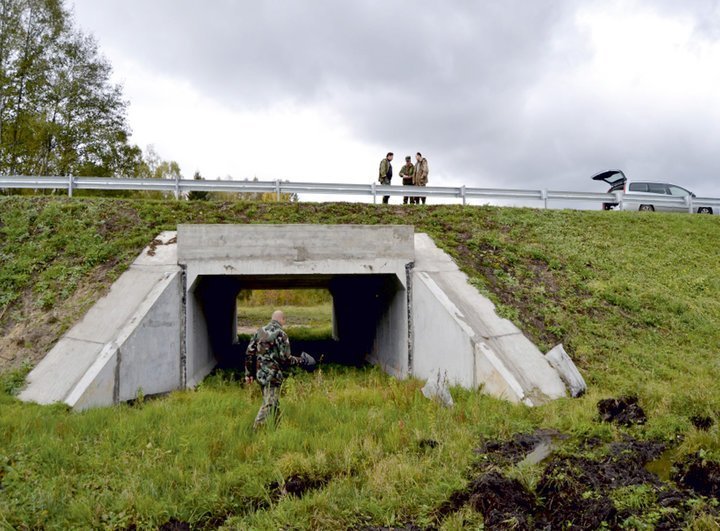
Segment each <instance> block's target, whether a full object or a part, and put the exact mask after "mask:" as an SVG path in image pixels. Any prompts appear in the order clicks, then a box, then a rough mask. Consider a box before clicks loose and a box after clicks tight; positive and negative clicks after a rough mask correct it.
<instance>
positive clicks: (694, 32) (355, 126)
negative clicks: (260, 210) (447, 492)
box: [71, 0, 720, 196]
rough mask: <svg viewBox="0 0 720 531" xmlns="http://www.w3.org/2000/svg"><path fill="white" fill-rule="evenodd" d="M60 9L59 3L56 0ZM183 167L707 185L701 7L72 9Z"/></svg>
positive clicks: (707, 22)
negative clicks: (419, 170)
mask: <svg viewBox="0 0 720 531" xmlns="http://www.w3.org/2000/svg"><path fill="white" fill-rule="evenodd" d="M71 1H72V0H71ZM74 5H75V16H76V21H77V23H78V25H79V26H80V28H82V29H83V30H84V31H85V32H87V33H91V34H93V35H94V36H95V37H96V39H97V40H98V42H99V45H100V49H101V51H102V53H103V54H104V55H105V56H106V57H107V58H108V59H109V60H110V62H111V63H112V65H113V67H114V76H115V77H114V79H115V80H116V81H118V82H120V83H122V84H123V86H124V94H125V96H126V98H127V99H128V100H129V101H130V108H129V121H130V125H131V127H132V129H133V141H134V142H135V143H137V144H138V145H140V147H142V148H143V149H144V148H145V147H146V146H147V145H148V144H154V145H155V147H156V150H157V151H158V152H159V154H160V155H161V156H162V157H163V158H165V159H172V160H176V161H178V162H179V163H180V166H181V168H182V171H183V174H184V175H185V176H186V177H192V174H193V173H194V172H195V171H196V170H199V171H200V172H201V173H202V174H203V176H205V177H206V178H211V179H212V178H216V177H225V176H227V175H232V176H233V177H234V178H237V179H243V178H246V177H250V178H252V177H253V176H257V177H258V178H259V179H261V180H266V179H267V180H272V179H290V180H294V181H326V182H327V181H335V182H357V183H369V182H371V181H372V180H373V179H374V178H376V175H377V167H378V164H379V162H380V159H381V158H382V157H383V156H384V155H385V153H386V152H387V151H393V152H395V154H396V159H395V171H396V173H397V171H398V170H399V168H400V165H401V163H402V157H403V156H404V155H406V154H414V153H415V152H416V151H421V152H422V153H423V154H424V155H425V156H426V157H427V159H428V161H429V165H430V181H431V184H435V185H461V184H466V185H468V186H482V187H497V186H502V187H509V188H548V189H553V190H587V191H598V192H604V191H605V189H606V187H605V185H599V184H597V183H594V182H592V181H590V179H589V177H590V176H591V175H592V174H594V173H597V172H599V171H601V170H604V169H608V168H620V169H623V170H624V171H625V173H626V174H627V175H628V176H629V177H634V178H637V179H640V178H643V179H658V180H666V181H670V182H675V183H677V184H680V185H684V186H686V187H687V188H690V189H692V190H694V191H695V192H696V193H697V194H698V195H704V196H720V179H718V176H719V175H720V3H719V2H718V0H682V2H681V1H674V0H654V1H653V0H636V1H632V0H626V1H615V0H597V1H593V0H583V1H580V0H577V1H570V0H567V1H564V0H555V1H553V0H457V1H445V2H439V1H436V0H404V1H399V0H398V1H393V0H386V1H380V0H365V1H350V0H343V1H338V0H303V1H292V0H284V1H280V0H264V1H261V2H252V1H249V0H245V1H240V0H208V1H207V2H198V1H197V0H152V1H148V0H74Z"/></svg>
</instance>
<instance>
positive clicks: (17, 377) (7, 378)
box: [0, 362, 32, 395]
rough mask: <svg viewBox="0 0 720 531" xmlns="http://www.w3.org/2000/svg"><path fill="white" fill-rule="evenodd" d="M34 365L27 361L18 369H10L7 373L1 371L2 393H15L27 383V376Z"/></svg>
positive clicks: (0, 390)
mask: <svg viewBox="0 0 720 531" xmlns="http://www.w3.org/2000/svg"><path fill="white" fill-rule="evenodd" d="M31 369H32V365H31V364H30V363H29V362H25V363H23V364H22V366H21V367H20V368H18V369H14V370H12V371H8V372H5V373H2V372H0V393H5V394H6V395H15V394H17V393H18V391H20V389H22V387H23V385H25V377H26V376H27V375H28V373H29V372H30V370H31Z"/></svg>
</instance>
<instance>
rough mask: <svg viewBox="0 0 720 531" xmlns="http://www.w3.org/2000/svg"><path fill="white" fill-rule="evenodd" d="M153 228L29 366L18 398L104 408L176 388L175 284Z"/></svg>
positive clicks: (178, 291)
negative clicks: (151, 238) (105, 289)
mask: <svg viewBox="0 0 720 531" xmlns="http://www.w3.org/2000/svg"><path fill="white" fill-rule="evenodd" d="M174 239H175V233H171V232H168V233H163V234H161V235H160V236H159V237H158V239H157V240H156V243H154V244H153V245H152V246H150V247H147V248H146V249H145V250H144V251H143V253H142V254H141V255H140V256H139V257H138V258H137V260H135V262H134V263H133V264H132V266H130V268H129V269H128V270H127V271H126V272H125V273H123V274H122V275H121V276H120V278H119V279H118V280H117V281H116V282H115V283H114V284H113V285H112V287H111V289H110V292H109V293H108V294H107V295H106V296H105V297H102V298H101V299H100V300H98V302H97V303H96V304H95V305H94V306H93V307H92V308H91V309H90V310H89V311H88V313H87V314H86V315H85V316H84V317H83V319H82V320H81V321H80V322H79V323H77V324H76V325H75V326H74V327H73V328H72V329H70V330H69V331H68V332H67V333H66V334H65V335H64V336H63V337H62V338H61V339H60V341H58V343H57V344H56V345H55V347H53V349H52V350H51V351H50V352H49V353H48V354H47V356H45V358H44V359H43V360H42V361H41V362H40V363H39V364H38V365H37V366H36V367H35V368H34V369H33V370H32V371H31V372H30V374H29V375H28V378H27V386H26V387H25V389H24V390H23V391H22V392H21V393H20V398H21V399H22V400H27V401H32V402H39V403H41V404H49V403H53V402H65V403H66V404H68V405H69V406H72V407H74V408H76V409H85V408H88V407H95V406H107V405H111V404H115V403H118V402H119V401H122V400H130V399H133V398H135V397H136V396H137V394H138V392H139V391H140V390H142V392H143V393H144V394H153V393H159V392H166V391H169V390H172V389H178V388H180V384H181V379H182V367H181V365H182V363H181V362H182V360H181V352H180V350H181V349H180V342H181V339H182V335H181V333H180V331H181V323H182V311H183V304H182V296H183V289H182V287H183V283H182V274H181V270H180V268H179V267H178V266H177V258H176V252H175V249H176V246H175V244H174V243H171V242H174Z"/></svg>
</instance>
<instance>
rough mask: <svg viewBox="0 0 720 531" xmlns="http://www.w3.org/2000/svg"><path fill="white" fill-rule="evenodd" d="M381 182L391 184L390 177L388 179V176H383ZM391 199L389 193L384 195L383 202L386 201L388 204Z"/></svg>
mask: <svg viewBox="0 0 720 531" xmlns="http://www.w3.org/2000/svg"><path fill="white" fill-rule="evenodd" d="M380 184H382V185H389V184H390V179H388V178H387V177H383V178H381V179H380ZM389 201H390V196H389V195H384V196H383V203H386V204H387V203H388V202H389Z"/></svg>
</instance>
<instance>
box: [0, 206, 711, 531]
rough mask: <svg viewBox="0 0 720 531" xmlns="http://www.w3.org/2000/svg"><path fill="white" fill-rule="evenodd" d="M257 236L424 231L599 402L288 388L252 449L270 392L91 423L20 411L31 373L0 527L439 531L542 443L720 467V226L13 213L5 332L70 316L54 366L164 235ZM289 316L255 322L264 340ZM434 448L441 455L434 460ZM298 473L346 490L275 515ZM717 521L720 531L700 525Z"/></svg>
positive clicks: (4, 452)
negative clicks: (75, 326)
mask: <svg viewBox="0 0 720 531" xmlns="http://www.w3.org/2000/svg"><path fill="white" fill-rule="evenodd" d="M250 222H252V223H365V224H384V223H406V224H413V225H415V227H416V230H417V231H423V232H427V233H429V234H430V235H431V236H432V237H433V238H434V240H435V241H436V242H437V244H438V245H439V246H440V247H442V248H443V249H444V250H445V251H447V252H448V253H450V254H451V255H452V256H453V257H454V258H455V260H456V261H457V263H458V265H459V266H460V267H461V268H462V269H463V270H464V271H465V272H466V273H467V274H468V276H469V278H470V281H471V282H472V283H473V284H474V285H476V286H477V287H478V289H479V290H481V291H482V292H483V293H485V294H487V295H488V296H489V297H491V298H492V299H493V300H494V301H495V302H496V303H497V305H498V311H499V312H500V313H501V314H502V315H505V316H507V317H509V318H511V319H512V320H513V321H514V322H516V323H517V324H518V325H519V326H520V327H521V328H522V329H523V330H524V331H525V333H526V334H527V335H528V336H529V337H530V338H531V339H533V340H534V341H535V342H536V343H537V344H539V345H540V346H541V347H542V348H543V349H547V348H549V347H552V346H554V345H555V344H556V343H558V342H563V343H564V344H565V346H566V349H567V351H568V352H569V353H570V355H571V356H572V357H573V359H574V360H575V362H576V364H577V365H578V367H579V369H580V371H581V372H582V373H583V375H584V377H585V379H586V381H587V383H588V385H589V386H590V389H589V393H588V395H587V396H585V397H583V398H581V399H578V400H570V399H566V400H559V401H556V402H553V403H551V404H548V405H546V406H543V407H539V408H534V409H528V408H525V407H522V406H513V405H511V404H507V403H505V402H502V401H498V400H494V399H492V398H489V397H486V396H483V395H481V394H478V393H472V392H468V391H463V390H459V389H457V390H454V391H453V393H454V398H455V399H456V402H457V406H456V407H455V408H454V409H452V410H445V409H441V408H438V407H437V406H436V405H435V404H434V403H432V402H428V401H426V400H425V399H424V398H422V396H421V394H420V393H419V387H420V386H421V383H418V382H415V381H412V380H411V381H406V382H396V381H394V380H392V379H391V378H387V377H385V376H383V375H382V374H380V373H379V372H378V371H376V370H364V371H359V372H355V371H352V370H335V369H333V370H329V371H326V372H324V373H322V374H321V373H315V374H312V375H305V374H301V375H297V376H296V377H294V378H292V379H290V380H288V382H287V385H286V386H285V388H284V396H283V398H282V407H283V411H284V418H283V421H282V423H281V425H280V427H279V428H278V429H277V430H268V431H267V432H264V433H260V434H257V435H254V434H252V432H251V431H250V425H251V424H252V418H253V416H254V414H255V412H256V410H257V407H258V406H259V403H260V397H259V394H258V391H257V389H255V388H252V389H245V388H241V387H240V386H239V385H238V384H237V383H235V382H231V381H229V380H224V379H223V378H222V377H216V378H214V379H211V380H210V381H208V382H206V383H204V384H203V385H202V386H201V388H200V389H199V390H197V391H194V392H190V391H188V392H181V393H174V394H172V395H170V396H168V397H167V398H164V399H159V400H151V401H145V402H144V403H142V404H141V405H140V406H139V407H129V406H121V407H116V408H109V409H103V410H96V411H90V412H86V413H72V412H68V411H65V410H64V409H63V408H62V407H39V406H34V405H28V404H21V403H19V402H17V401H16V400H15V399H14V398H12V396H11V395H10V394H9V393H10V392H11V391H12V390H14V389H16V388H17V384H18V380H21V379H22V376H23V373H18V372H14V373H12V374H8V373H6V374H5V375H4V376H3V377H2V378H1V379H0V383H2V385H1V386H0V391H1V392H0V484H1V485H2V489H0V528H1V527H2V526H3V525H4V526H18V527H20V526H22V525H24V526H26V527H28V528H32V527H43V526H44V527H46V528H65V527H96V528H103V527H105V528H108V529H113V528H123V527H125V526H128V525H130V524H135V525H137V526H138V527H139V528H152V527H154V526H157V525H159V524H162V523H163V522H166V521H168V520H169V519H170V518H177V519H179V520H184V521H188V522H191V523H193V524H195V525H197V526H202V525H206V524H208V522H211V519H212V518H213V516H223V518H224V517H225V516H228V515H229V516H230V518H231V519H230V521H229V525H232V526H235V527H236V528H241V529H246V528H247V529H277V528H279V527H283V526H284V527H293V526H294V527H296V528H325V529H337V528H341V529H344V528H349V527H353V526H361V525H370V524H372V525H393V524H402V523H407V522H409V521H412V522H415V523H418V524H420V525H431V524H436V523H437V522H434V521H433V516H432V514H433V508H434V507H436V506H437V505H438V504H439V503H441V502H442V501H443V500H445V499H446V498H447V496H448V495H449V493H450V492H452V490H453V489H455V488H458V487H460V486H462V485H463V484H464V482H465V479H464V471H465V468H466V466H467V465H468V464H469V463H470V462H471V461H472V460H473V458H474V454H473V452H472V449H473V448H475V447H477V446H478V445H479V444H480V440H481V439H482V438H483V437H506V436H509V435H511V434H513V433H516V432H518V431H529V430H531V429H534V428H536V427H547V428H555V429H558V430H560V431H562V432H564V433H566V434H569V435H570V439H569V441H568V442H567V444H569V445H572V444H574V442H575V441H578V440H581V439H583V438H585V437H589V436H596V437H599V438H601V439H602V440H606V441H610V440H619V439H621V438H622V437H623V434H624V433H628V434H631V435H633V436H636V437H640V438H660V439H663V440H666V441H672V442H676V443H678V444H679V447H678V450H677V452H678V455H684V454H689V453H693V452H696V451H699V450H702V451H703V452H704V455H706V456H707V458H708V459H713V460H720V437H719V436H718V433H719V431H718V427H717V425H716V426H715V427H713V428H712V429H711V430H710V431H709V432H702V431H698V430H696V429H695V428H693V427H692V425H691V422H690V420H689V418H690V417H691V416H693V415H709V416H710V417H712V418H713V419H714V420H715V421H716V422H717V421H718V412H719V411H720V391H718V386H717V381H718V378H719V377H720V361H719V360H720V250H719V249H720V247H718V245H717V242H718V241H720V218H718V217H717V216H690V215H668V214H660V213H654V214H644V213H632V212H600V211H598V212H576V211H542V210H532V209H512V208H492V207H472V208H463V207H459V206H437V207H435V206H433V207H426V208H413V209H411V208H403V207H401V206H397V207H393V206H391V207H380V206H378V207H374V206H371V205H357V204H321V205H314V204H308V205H304V204H272V205H270V204H263V203H249V202H245V203H232V202H212V201H209V202H199V203H187V202H177V203H175V202H159V201H130V200H108V199H84V200H69V199H57V198H49V197H39V198H24V197H7V198H0V258H1V259H0V331H2V333H3V334H10V333H12V332H13V330H17V327H19V326H22V325H23V323H27V322H29V321H34V320H35V319H36V318H37V316H38V315H43V316H44V315H46V314H47V315H53V316H54V319H55V320H56V321H57V323H58V324H57V325H50V324H48V325H47V327H46V328H44V331H45V332H46V333H45V334H44V335H45V336H47V337H46V338H45V339H44V340H43V341H44V342H38V343H37V344H36V343H34V342H33V341H29V340H26V343H28V344H27V345H25V346H24V347H23V348H24V349H25V350H23V351H22V352H27V353H29V354H33V353H34V354H35V355H37V356H39V355H41V354H42V353H43V352H44V350H42V351H41V349H42V348H45V346H46V345H47V344H51V343H52V342H53V341H55V340H57V338H58V337H59V336H60V335H61V333H62V331H63V329H64V328H63V327H65V328H66V327H67V326H69V324H71V323H72V322H74V321H75V320H77V319H78V318H79V317H80V316H82V314H83V312H84V311H85V310H86V309H87V306H88V304H90V303H91V302H92V300H94V299H93V297H92V296H91V295H94V296H97V294H98V292H101V291H102V289H103V288H106V287H107V285H108V284H109V282H110V281H111V280H112V279H113V278H115V277H116V276H117V275H118V274H120V272H122V270H123V269H124V268H125V267H127V265H128V264H129V263H130V262H131V261H132V259H133V258H134V257H135V256H136V255H137V254H138V253H139V252H140V249H141V248H142V246H144V245H146V244H147V243H149V242H150V240H151V239H152V238H153V237H154V236H155V235H156V234H157V233H159V232H160V231H162V230H172V229H174V228H175V227H176V225H177V224H178V223H250ZM68 300H70V301H75V303H73V304H69V303H68V302H67V301H68ZM272 309H274V308H273V307H272V306H271V305H268V306H267V307H262V308H258V309H257V313H253V312H255V311H256V309H252V310H251V311H250V313H248V314H247V315H246V316H245V317H244V318H246V319H247V320H248V322H252V324H251V325H249V326H257V325H258V324H260V323H262V322H265V321H266V320H267V319H268V317H269V313H268V312H271V311H272ZM285 309H286V310H287V313H288V316H289V317H290V318H291V319H292V314H293V310H292V308H285ZM316 317H317V320H314V319H315V318H316ZM323 319H325V317H324V316H322V315H320V314H318V315H317V316H313V317H312V318H308V321H306V322H301V323H298V324H302V325H307V324H309V323H311V324H312V326H314V325H315V324H317V323H320V322H323ZM325 322H326V321H325ZM291 324H292V321H291ZM61 325H62V326H61ZM299 330H302V328H299ZM11 346H12V345H11ZM8 348H10V347H8ZM13 348H14V347H13ZM0 355H6V352H5V351H4V350H2V351H0ZM21 364H22V360H17V361H16V363H15V365H13V364H9V365H5V370H6V371H9V370H11V369H13V368H14V369H21ZM0 367H2V365H0ZM624 393H633V394H637V395H638V396H639V398H640V403H641V405H642V407H643V408H644V409H645V411H646V413H647V415H648V417H649V420H648V423H647V424H646V425H644V426H637V427H633V428H628V429H619V428H616V427H614V426H610V425H607V424H601V423H599V422H597V418H596V417H597V415H596V409H595V404H596V402H597V401H598V400H599V399H600V398H606V397H609V396H617V395H620V394H624ZM422 438H433V439H436V440H438V441H439V442H440V446H439V447H438V448H436V449H434V450H429V449H428V450H423V451H420V450H419V448H418V445H417V442H418V441H419V440H420V439H422ZM296 473H306V474H309V475H311V476H313V477H323V478H329V482H328V483H327V485H325V487H323V488H321V489H318V490H316V491H312V492H310V493H308V494H307V495H306V496H305V497H303V498H302V499H296V498H282V499H280V500H276V501H271V500H270V499H269V491H270V490H271V489H270V488H269V487H268V485H269V484H270V483H272V482H273V481H279V480H281V479H282V478H285V477H288V476H289V475H292V474H296ZM515 473H516V474H518V475H520V477H521V478H524V479H523V480H524V481H525V482H527V483H528V484H529V485H532V483H533V482H534V481H536V479H537V469H535V470H533V469H531V470H521V471H516V472H515ZM615 502H616V504H617V505H618V506H622V507H625V508H633V507H643V506H645V505H647V503H648V502H647V493H646V492H644V491H643V489H641V488H637V489H625V490H624V491H620V492H618V493H617V496H616V497H615ZM257 507H262V509H261V510H254V509H253V508H257ZM473 521H475V522H477V521H478V519H477V515H472V514H462V515H458V514H456V515H453V516H452V517H451V518H449V519H448V520H447V521H446V522H445V527H446V528H448V529H450V528H453V526H455V527H454V528H461V527H462V526H463V525H471V523H472V522H473ZM651 521H652V520H651V519H650V517H648V519H646V520H645V521H644V523H643V521H639V522H636V523H637V527H642V525H644V524H647V523H648V522H651ZM463 522H464V524H463ZM469 522H470V523H469ZM698 522H699V523H698V524H697V525H698V526H699V528H702V527H703V526H707V527H710V526H711V525H714V524H717V523H718V522H716V521H715V520H714V517H712V515H707V514H704V513H702V512H700V513H699V514H698ZM641 524H642V525H641Z"/></svg>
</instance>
